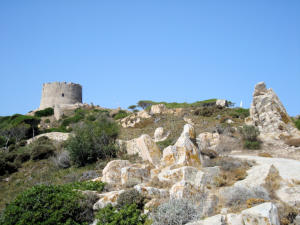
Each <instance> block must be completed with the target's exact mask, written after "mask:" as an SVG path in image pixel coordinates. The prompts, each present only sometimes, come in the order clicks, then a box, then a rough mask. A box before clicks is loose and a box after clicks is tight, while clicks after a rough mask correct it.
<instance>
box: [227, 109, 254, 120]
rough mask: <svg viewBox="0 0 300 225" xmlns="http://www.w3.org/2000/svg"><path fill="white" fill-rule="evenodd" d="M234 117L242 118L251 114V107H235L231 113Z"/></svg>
mask: <svg viewBox="0 0 300 225" xmlns="http://www.w3.org/2000/svg"><path fill="white" fill-rule="evenodd" d="M229 115H230V116H231V117H232V118H240V119H245V118H246V117H248V116H250V113H249V109H244V108H235V109H233V110H232V112H231V113H230V114H229Z"/></svg>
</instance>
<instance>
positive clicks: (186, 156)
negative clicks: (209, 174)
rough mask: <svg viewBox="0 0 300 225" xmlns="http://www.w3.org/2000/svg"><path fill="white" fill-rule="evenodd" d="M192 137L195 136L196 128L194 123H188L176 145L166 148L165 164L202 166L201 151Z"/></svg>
mask: <svg viewBox="0 0 300 225" xmlns="http://www.w3.org/2000/svg"><path fill="white" fill-rule="evenodd" d="M191 138H195V130H194V128H193V126H192V125H190V124H186V125H185V126H184V129H183V132H182V133H181V135H180V137H179V138H178V140H177V142H176V143H175V145H174V146H169V147H167V148H165V149H164V151H163V165H164V166H168V165H173V166H174V165H177V166H194V167H200V166H201V160H200V152H199V151H198V148H197V147H196V146H195V145H194V143H193V142H192V141H191Z"/></svg>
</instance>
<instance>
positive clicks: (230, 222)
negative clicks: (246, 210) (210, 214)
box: [226, 213, 244, 225]
mask: <svg viewBox="0 0 300 225" xmlns="http://www.w3.org/2000/svg"><path fill="white" fill-rule="evenodd" d="M226 219H227V220H226V222H227V224H226V225H244V222H243V217H242V215H241V214H233V213H229V214H227V216H226Z"/></svg>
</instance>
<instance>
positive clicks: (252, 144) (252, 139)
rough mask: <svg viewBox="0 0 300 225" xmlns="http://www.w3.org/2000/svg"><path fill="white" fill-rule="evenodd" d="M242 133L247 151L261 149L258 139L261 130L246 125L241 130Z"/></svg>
mask: <svg viewBox="0 0 300 225" xmlns="http://www.w3.org/2000/svg"><path fill="white" fill-rule="evenodd" d="M240 133H241V135H242V137H243V140H244V148H246V149H259V148H260V142H259V141H258V139H257V137H258V135H259V130H258V129H257V128H256V127H255V126H248V125H244V126H243V128H241V129H240Z"/></svg>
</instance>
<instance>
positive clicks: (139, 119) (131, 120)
mask: <svg viewBox="0 0 300 225" xmlns="http://www.w3.org/2000/svg"><path fill="white" fill-rule="evenodd" d="M152 122H153V118H152V117H151V115H150V114H149V113H148V112H146V111H145V110H142V111H139V112H138V113H137V114H134V113H133V114H131V115H129V116H127V117H125V118H123V119H121V121H120V123H121V126H122V127H124V128H129V127H131V128H141V127H144V126H147V125H148V124H150V123H152Z"/></svg>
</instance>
